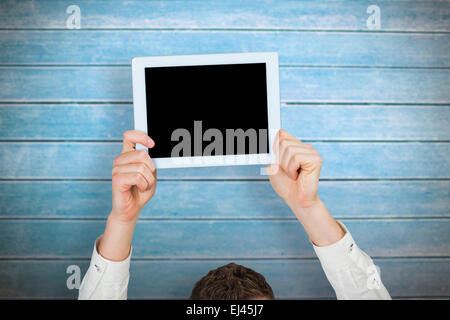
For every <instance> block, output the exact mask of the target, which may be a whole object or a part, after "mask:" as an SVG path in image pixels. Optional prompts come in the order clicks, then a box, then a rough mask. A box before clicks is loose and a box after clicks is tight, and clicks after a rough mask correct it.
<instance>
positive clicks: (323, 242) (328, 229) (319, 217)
mask: <svg viewBox="0 0 450 320" xmlns="http://www.w3.org/2000/svg"><path fill="white" fill-rule="evenodd" d="M289 206H290V207H291V209H292V211H293V212H294V214H295V216H296V217H297V219H298V220H299V221H300V223H301V224H302V225H303V228H304V229H305V231H306V233H307V234H308V236H309V239H310V240H311V242H312V243H313V244H314V245H316V246H319V247H322V246H328V245H330V244H333V243H336V242H337V241H339V240H340V239H342V237H343V236H344V235H345V231H344V230H342V228H341V226H340V225H339V224H338V223H337V221H336V220H335V219H334V218H333V217H332V216H331V214H330V213H329V211H328V209H327V207H326V206H325V204H324V203H323V202H322V201H321V200H320V199H318V200H317V201H316V202H315V203H314V204H312V205H311V206H308V207H301V206H300V205H299V204H298V203H295V202H293V203H291V204H289Z"/></svg>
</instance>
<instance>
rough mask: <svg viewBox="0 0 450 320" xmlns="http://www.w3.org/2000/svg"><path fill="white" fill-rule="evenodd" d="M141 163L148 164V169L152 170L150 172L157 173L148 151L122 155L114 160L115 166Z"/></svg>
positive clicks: (135, 151)
mask: <svg viewBox="0 0 450 320" xmlns="http://www.w3.org/2000/svg"><path fill="white" fill-rule="evenodd" d="M140 162H144V163H145V164H147V165H148V167H149V168H150V171H152V172H155V171H156V167H155V164H154V163H153V161H152V159H151V158H150V156H149V154H148V152H147V150H134V151H129V152H126V153H122V154H121V155H119V156H117V157H116V158H115V159H114V161H113V165H114V166H120V165H124V164H128V163H140Z"/></svg>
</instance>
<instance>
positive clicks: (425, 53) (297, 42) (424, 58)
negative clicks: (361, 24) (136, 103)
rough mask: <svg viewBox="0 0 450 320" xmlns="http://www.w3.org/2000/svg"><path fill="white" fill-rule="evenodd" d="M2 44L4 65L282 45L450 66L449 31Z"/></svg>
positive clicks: (9, 36) (101, 36)
mask: <svg viewBox="0 0 450 320" xmlns="http://www.w3.org/2000/svg"><path fill="white" fill-rule="evenodd" d="M192 43H195V44H196V45H195V46H192ZM0 47H2V48H3V50H1V51H0V64H3V65H4V64H13V65H14V64H83V65H86V64H97V65H98V64H102V65H117V64H126V65H130V64H131V59H132V58H133V57H136V56H157V55H174V54H207V53H227V52H258V51H277V52H278V55H279V63H280V65H324V66H330V65H331V66H370V67H449V66H450V58H449V55H448V52H449V50H450V35H449V34H419V35H418V34H405V33H396V34H378V33H374V34H365V33H342V32H335V33H330V32H287V33H281V32H256V33H255V32H251V31H244V32H242V31H240V32H235V31H234V32H233V31H201V32H199V31H195V32H194V31H173V32H168V31H137V30H136V31H120V30H119V31H118V30H115V31H85V30H84V31H83V30H81V31H80V30H76V31H33V32H30V31H0Z"/></svg>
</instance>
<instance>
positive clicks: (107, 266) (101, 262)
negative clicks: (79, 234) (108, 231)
mask: <svg viewBox="0 0 450 320" xmlns="http://www.w3.org/2000/svg"><path fill="white" fill-rule="evenodd" d="M99 239H100V237H98V238H97V240H95V244H94V251H93V252H92V259H91V268H93V269H95V271H96V272H97V273H99V274H101V275H102V279H103V280H104V281H117V279H121V278H122V277H124V276H128V274H129V271H130V261H131V252H132V250H133V248H131V249H130V254H129V255H128V257H127V258H126V259H125V260H122V261H111V260H108V259H105V258H103V257H102V256H101V255H100V254H99V253H98V251H97V244H98V241H99Z"/></svg>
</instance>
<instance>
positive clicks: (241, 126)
mask: <svg viewBox="0 0 450 320" xmlns="http://www.w3.org/2000/svg"><path fill="white" fill-rule="evenodd" d="M145 82H146V100H147V128H148V134H149V136H150V137H152V138H153V140H154V141H155V142H156V145H155V147H154V148H153V149H151V150H150V151H149V152H150V156H152V157H154V158H167V157H178V156H201V155H203V156H205V155H206V156H208V155H229V154H256V153H260V154H261V153H267V149H268V147H267V141H268V115H267V83H266V64H265V63H250V64H226V65H202V66H180V67H149V68H145ZM255 137H256V138H255ZM255 139H256V140H255Z"/></svg>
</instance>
